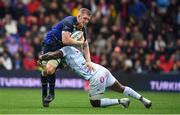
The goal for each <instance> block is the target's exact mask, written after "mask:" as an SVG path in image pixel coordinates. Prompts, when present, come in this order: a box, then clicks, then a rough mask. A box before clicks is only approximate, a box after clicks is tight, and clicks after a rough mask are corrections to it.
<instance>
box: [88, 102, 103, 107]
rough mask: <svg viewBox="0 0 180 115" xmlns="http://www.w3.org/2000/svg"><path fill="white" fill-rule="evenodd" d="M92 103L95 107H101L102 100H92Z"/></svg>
mask: <svg viewBox="0 0 180 115" xmlns="http://www.w3.org/2000/svg"><path fill="white" fill-rule="evenodd" d="M90 103H91V105H92V106H93V107H100V106H101V105H100V104H101V101H100V100H90Z"/></svg>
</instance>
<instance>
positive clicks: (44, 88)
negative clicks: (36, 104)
mask: <svg viewBox="0 0 180 115" xmlns="http://www.w3.org/2000/svg"><path fill="white" fill-rule="evenodd" d="M47 83H48V78H47V76H43V75H41V85H42V97H43V98H44V97H46V96H47Z"/></svg>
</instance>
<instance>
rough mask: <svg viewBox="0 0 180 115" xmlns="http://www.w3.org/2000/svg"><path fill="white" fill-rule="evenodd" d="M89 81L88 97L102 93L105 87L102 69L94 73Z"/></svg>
mask: <svg viewBox="0 0 180 115" xmlns="http://www.w3.org/2000/svg"><path fill="white" fill-rule="evenodd" d="M89 83H90V89H89V95H90V97H92V96H98V95H99V94H100V95H102V94H104V92H105V89H106V77H105V74H104V72H103V71H99V72H98V73H96V75H95V76H93V77H92V78H91V79H90V81H89Z"/></svg>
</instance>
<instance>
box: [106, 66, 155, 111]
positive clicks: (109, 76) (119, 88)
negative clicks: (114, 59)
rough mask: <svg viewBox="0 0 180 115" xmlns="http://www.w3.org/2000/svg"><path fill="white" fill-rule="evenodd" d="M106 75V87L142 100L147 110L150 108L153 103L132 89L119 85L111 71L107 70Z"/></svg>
mask: <svg viewBox="0 0 180 115" xmlns="http://www.w3.org/2000/svg"><path fill="white" fill-rule="evenodd" d="M106 73H107V74H106V75H107V82H106V87H109V88H110V89H111V90H113V91H116V92H119V93H123V94H124V95H126V96H130V97H133V98H135V99H137V100H140V101H141V102H142V103H143V104H144V106H145V107H146V108H150V107H151V105H152V103H151V101H150V100H148V99H146V98H144V97H143V96H142V95H140V94H139V93H138V92H136V91H134V90H133V89H132V88H130V87H128V86H124V85H122V84H121V83H119V82H118V81H117V80H116V79H115V78H114V77H113V76H112V74H111V73H110V72H109V70H107V69H106Z"/></svg>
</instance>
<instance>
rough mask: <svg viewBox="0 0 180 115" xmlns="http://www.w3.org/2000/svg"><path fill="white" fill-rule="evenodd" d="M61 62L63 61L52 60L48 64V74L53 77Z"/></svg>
mask: <svg viewBox="0 0 180 115" xmlns="http://www.w3.org/2000/svg"><path fill="white" fill-rule="evenodd" d="M60 62H61V59H52V60H49V61H47V64H46V71H47V74H48V75H51V74H53V73H55V71H56V68H57V67H58V65H59V64H60Z"/></svg>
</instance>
